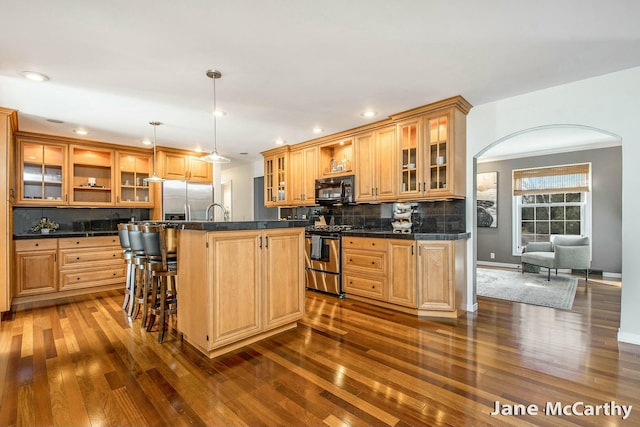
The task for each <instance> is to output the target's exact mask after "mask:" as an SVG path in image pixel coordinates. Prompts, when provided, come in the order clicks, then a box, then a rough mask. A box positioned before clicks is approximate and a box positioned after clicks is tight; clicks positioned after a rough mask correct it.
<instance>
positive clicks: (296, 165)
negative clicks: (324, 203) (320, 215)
mask: <svg viewBox="0 0 640 427" xmlns="http://www.w3.org/2000/svg"><path fill="white" fill-rule="evenodd" d="M289 165H290V167H291V169H290V170H291V172H290V174H289V182H290V183H291V184H290V185H289V189H290V190H289V194H290V203H289V204H290V205H292V206H313V205H315V181H316V178H317V177H318V147H309V148H302V149H297V150H291V152H290V153H289Z"/></svg>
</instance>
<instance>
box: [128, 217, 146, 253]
mask: <svg viewBox="0 0 640 427" xmlns="http://www.w3.org/2000/svg"><path fill="white" fill-rule="evenodd" d="M127 232H128V234H129V244H130V246H129V247H130V248H131V250H132V251H134V252H144V244H143V243H142V229H141V227H140V226H139V225H138V224H127Z"/></svg>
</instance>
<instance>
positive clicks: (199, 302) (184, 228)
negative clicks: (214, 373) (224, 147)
mask: <svg viewBox="0 0 640 427" xmlns="http://www.w3.org/2000/svg"><path fill="white" fill-rule="evenodd" d="M305 224H306V221H305V222H302V221H242V222H205V221H195V222H172V223H171V224H170V225H171V226H173V227H175V228H178V295H179V296H178V330H179V331H180V332H181V333H182V334H183V337H184V339H185V340H186V341H187V342H188V343H190V344H191V345H193V346H194V347H195V348H196V349H198V350H199V351H201V352H202V353H204V354H205V355H207V356H208V357H210V358H213V357H217V356H219V355H221V354H224V353H227V352H229V351H233V350H235V349H237V348H240V347H242V346H245V345H247V344H250V343H252V342H256V341H259V340H261V339H264V338H266V337H269V336H272V335H275V334H278V333H280V332H283V331H285V330H288V329H292V328H295V327H296V326H297V321H298V320H299V319H301V318H302V316H303V315H304V303H305V294H304V291H305V287H304V225H305Z"/></svg>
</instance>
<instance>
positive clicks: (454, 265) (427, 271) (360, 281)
mask: <svg viewBox="0 0 640 427" xmlns="http://www.w3.org/2000/svg"><path fill="white" fill-rule="evenodd" d="M342 246H343V252H342V253H343V260H342V261H343V262H342V265H343V277H342V280H343V289H344V292H345V293H346V295H347V298H354V299H359V300H364V301H367V302H370V303H372V304H377V305H380V306H384V307H388V308H392V309H397V310H400V311H404V312H407V313H413V314H418V315H421V316H430V317H447V318H449V317H456V316H457V308H456V307H457V303H458V301H460V298H462V295H459V296H458V295H457V293H460V294H461V293H462V292H463V290H464V287H465V285H466V275H465V263H466V240H409V239H386V238H368V237H351V236H343V238H342Z"/></svg>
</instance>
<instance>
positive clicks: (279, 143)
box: [275, 138, 287, 145]
mask: <svg viewBox="0 0 640 427" xmlns="http://www.w3.org/2000/svg"><path fill="white" fill-rule="evenodd" d="M285 142H287V141H285V140H284V139H282V138H278V139H276V140H275V143H276V145H282V144H284V143H285Z"/></svg>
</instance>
